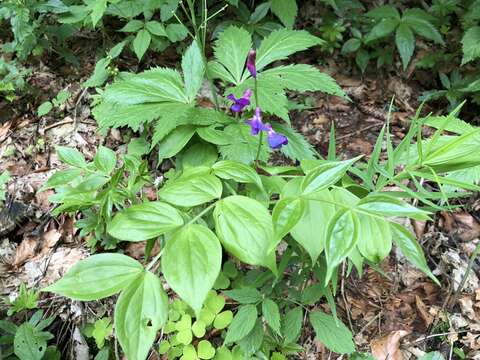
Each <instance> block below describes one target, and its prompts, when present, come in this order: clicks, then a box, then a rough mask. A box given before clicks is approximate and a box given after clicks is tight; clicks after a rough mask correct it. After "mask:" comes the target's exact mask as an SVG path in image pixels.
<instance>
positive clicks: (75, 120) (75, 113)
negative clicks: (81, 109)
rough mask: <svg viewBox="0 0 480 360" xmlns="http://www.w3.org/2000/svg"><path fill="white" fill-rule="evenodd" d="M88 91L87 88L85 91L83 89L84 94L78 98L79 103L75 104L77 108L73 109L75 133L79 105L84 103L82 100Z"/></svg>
mask: <svg viewBox="0 0 480 360" xmlns="http://www.w3.org/2000/svg"><path fill="white" fill-rule="evenodd" d="M87 91H88V88H87V87H86V88H85V89H83V91H82V93H81V94H80V96H79V97H78V98H77V101H76V102H75V108H74V109H73V131H75V129H76V128H77V109H78V105H79V104H80V102H81V101H82V99H83V97H84V96H85V94H86V93H87Z"/></svg>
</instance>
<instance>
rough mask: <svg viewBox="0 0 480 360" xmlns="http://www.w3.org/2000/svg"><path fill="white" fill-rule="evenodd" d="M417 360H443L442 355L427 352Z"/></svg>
mask: <svg viewBox="0 0 480 360" xmlns="http://www.w3.org/2000/svg"><path fill="white" fill-rule="evenodd" d="M418 360H445V358H444V357H443V355H442V354H441V353H440V352H438V351H433V352H429V353H428V354H425V355H423V356H422V357H421V358H419V359H418Z"/></svg>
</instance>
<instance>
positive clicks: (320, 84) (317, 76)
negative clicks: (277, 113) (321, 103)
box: [262, 64, 345, 97]
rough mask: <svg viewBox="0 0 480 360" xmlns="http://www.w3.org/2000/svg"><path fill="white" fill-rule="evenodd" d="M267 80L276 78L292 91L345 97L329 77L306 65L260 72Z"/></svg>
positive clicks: (281, 67)
mask: <svg viewBox="0 0 480 360" xmlns="http://www.w3.org/2000/svg"><path fill="white" fill-rule="evenodd" d="M262 76H263V77H265V78H266V79H267V80H271V77H273V76H275V77H278V78H279V79H280V81H281V84H282V86H283V87H284V88H286V89H289V90H294V91H300V92H305V91H321V92H324V93H326V94H331V95H337V96H342V97H344V96H345V93H344V92H343V90H342V88H341V87H340V86H339V85H338V84H337V82H336V81H335V79H333V78H332V77H331V76H330V75H328V74H326V73H323V72H321V71H319V70H318V69H316V68H315V67H313V66H311V65H307V64H294V65H286V66H277V67H274V68H272V69H269V70H265V71H264V72H262Z"/></svg>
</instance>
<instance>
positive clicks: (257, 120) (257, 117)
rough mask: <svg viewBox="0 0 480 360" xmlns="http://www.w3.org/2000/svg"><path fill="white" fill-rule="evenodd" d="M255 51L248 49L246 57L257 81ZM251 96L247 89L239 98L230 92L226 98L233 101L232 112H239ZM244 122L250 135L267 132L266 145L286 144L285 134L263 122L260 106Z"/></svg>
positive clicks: (273, 147) (280, 145)
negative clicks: (248, 127)
mask: <svg viewBox="0 0 480 360" xmlns="http://www.w3.org/2000/svg"><path fill="white" fill-rule="evenodd" d="M255 60H256V52H255V50H250V52H249V53H248V58H247V69H248V71H249V72H250V74H251V75H252V77H253V78H254V79H255V81H257V68H256V66H255ZM251 96H252V90H250V89H247V90H245V92H244V93H243V95H242V96H241V97H240V98H236V97H235V95H233V94H230V95H228V96H227V99H228V100H230V101H232V102H233V105H232V106H231V107H230V109H231V110H232V111H233V112H234V113H240V112H242V111H243V109H244V108H245V107H247V106H248V105H250V97H251ZM245 123H246V124H248V125H250V128H251V133H252V135H258V134H259V133H260V132H262V131H265V132H266V133H267V141H268V145H270V147H271V148H272V149H279V148H281V147H282V146H283V145H287V144H288V139H287V137H286V136H285V135H282V134H278V133H277V132H275V130H273V128H272V125H270V124H268V123H267V124H264V123H263V121H262V110H261V109H260V107H258V106H257V107H256V109H255V114H254V115H253V117H252V118H251V119H249V120H247V121H245Z"/></svg>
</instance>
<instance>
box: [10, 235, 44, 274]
mask: <svg viewBox="0 0 480 360" xmlns="http://www.w3.org/2000/svg"><path fill="white" fill-rule="evenodd" d="M38 240H39V239H38V238H33V237H26V238H25V239H23V240H22V242H21V243H20V245H19V246H18V247H17V251H16V253H15V259H14V261H13V265H14V266H15V267H17V266H20V265H22V264H23V263H24V262H25V261H27V260H28V259H30V258H32V257H34V256H35V252H36V249H37V247H38V244H39V242H38Z"/></svg>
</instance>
